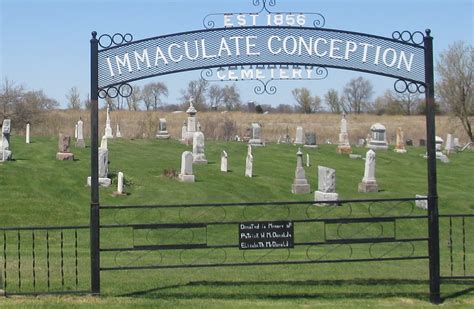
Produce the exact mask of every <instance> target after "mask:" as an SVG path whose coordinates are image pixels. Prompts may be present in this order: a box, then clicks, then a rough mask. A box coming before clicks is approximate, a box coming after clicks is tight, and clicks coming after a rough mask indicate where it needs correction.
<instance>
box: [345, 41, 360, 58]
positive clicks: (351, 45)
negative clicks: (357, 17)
mask: <svg viewBox="0 0 474 309" xmlns="http://www.w3.org/2000/svg"><path fill="white" fill-rule="evenodd" d="M356 50H357V44H356V42H353V41H347V42H346V53H345V55H344V59H346V60H348V59H349V53H353V52H355V51H356Z"/></svg>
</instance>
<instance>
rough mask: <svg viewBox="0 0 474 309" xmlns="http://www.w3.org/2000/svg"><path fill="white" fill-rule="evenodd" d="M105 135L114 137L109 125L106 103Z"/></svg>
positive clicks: (108, 112)
mask: <svg viewBox="0 0 474 309" xmlns="http://www.w3.org/2000/svg"><path fill="white" fill-rule="evenodd" d="M104 135H105V137H106V138H114V135H113V134H112V127H111V126H110V110H109V105H108V104H107V118H106V120H105V134H104Z"/></svg>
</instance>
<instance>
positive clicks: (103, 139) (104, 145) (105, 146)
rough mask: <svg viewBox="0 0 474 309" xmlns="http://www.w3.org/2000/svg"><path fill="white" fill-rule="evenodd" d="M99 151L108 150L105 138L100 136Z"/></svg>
mask: <svg viewBox="0 0 474 309" xmlns="http://www.w3.org/2000/svg"><path fill="white" fill-rule="evenodd" d="M99 149H105V150H107V149H108V145H107V137H106V136H105V135H104V136H102V140H101V142H100V147H99Z"/></svg>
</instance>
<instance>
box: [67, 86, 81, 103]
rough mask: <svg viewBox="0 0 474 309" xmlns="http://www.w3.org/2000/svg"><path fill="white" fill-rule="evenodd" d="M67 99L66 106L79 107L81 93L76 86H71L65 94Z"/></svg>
mask: <svg viewBox="0 0 474 309" xmlns="http://www.w3.org/2000/svg"><path fill="white" fill-rule="evenodd" d="M66 98H67V100H68V108H70V109H81V95H80V94H79V90H78V89H77V87H75V86H74V87H72V88H71V89H69V92H68V93H67V94H66Z"/></svg>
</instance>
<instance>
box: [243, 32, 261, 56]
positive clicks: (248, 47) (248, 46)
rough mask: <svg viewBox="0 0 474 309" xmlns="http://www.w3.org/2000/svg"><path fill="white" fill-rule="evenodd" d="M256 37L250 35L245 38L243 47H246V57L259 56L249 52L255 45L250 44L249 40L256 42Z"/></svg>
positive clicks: (256, 53) (257, 53) (258, 53)
mask: <svg viewBox="0 0 474 309" xmlns="http://www.w3.org/2000/svg"><path fill="white" fill-rule="evenodd" d="M256 39H257V37H256V36H254V35H252V36H247V37H245V43H246V44H245V45H246V47H247V56H259V55H260V52H251V51H250V48H252V47H255V43H250V40H256Z"/></svg>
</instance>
